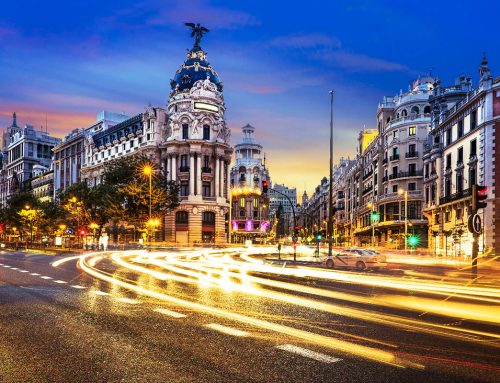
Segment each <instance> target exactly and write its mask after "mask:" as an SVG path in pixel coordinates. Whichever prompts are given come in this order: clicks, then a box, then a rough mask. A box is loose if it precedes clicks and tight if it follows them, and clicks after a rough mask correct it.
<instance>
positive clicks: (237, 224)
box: [231, 124, 270, 242]
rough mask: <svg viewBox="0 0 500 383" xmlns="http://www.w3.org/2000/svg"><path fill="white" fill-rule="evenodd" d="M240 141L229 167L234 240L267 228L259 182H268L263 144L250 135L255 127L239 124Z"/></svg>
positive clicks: (265, 203)
mask: <svg viewBox="0 0 500 383" xmlns="http://www.w3.org/2000/svg"><path fill="white" fill-rule="evenodd" d="M242 131H243V138H242V142H241V143H239V144H237V145H236V146H235V152H234V156H235V162H234V165H233V167H232V168H231V195H232V208H231V211H232V214H231V230H232V240H233V242H243V241H244V240H247V239H256V238H259V237H260V238H265V237H267V236H268V234H269V231H270V222H269V196H268V195H267V194H265V193H262V182H263V181H267V182H268V184H269V171H268V170H267V168H266V165H265V163H264V161H263V158H262V145H260V144H259V143H257V142H256V141H255V139H254V137H253V134H254V132H255V128H254V127H253V126H251V125H249V124H247V125H245V126H244V127H243V128H242Z"/></svg>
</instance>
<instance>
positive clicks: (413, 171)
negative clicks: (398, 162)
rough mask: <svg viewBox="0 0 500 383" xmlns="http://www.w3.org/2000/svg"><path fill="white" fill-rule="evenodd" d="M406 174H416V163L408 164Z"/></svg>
mask: <svg viewBox="0 0 500 383" xmlns="http://www.w3.org/2000/svg"><path fill="white" fill-rule="evenodd" d="M408 175H410V176H415V175H417V164H409V165H408Z"/></svg>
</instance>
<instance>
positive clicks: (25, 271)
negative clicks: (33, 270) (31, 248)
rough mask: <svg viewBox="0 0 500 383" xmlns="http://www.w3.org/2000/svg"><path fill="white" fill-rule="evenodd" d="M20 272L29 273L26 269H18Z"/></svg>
mask: <svg viewBox="0 0 500 383" xmlns="http://www.w3.org/2000/svg"><path fill="white" fill-rule="evenodd" d="M18 271H19V272H20V273H29V271H28V270H18Z"/></svg>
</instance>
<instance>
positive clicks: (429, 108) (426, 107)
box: [424, 105, 431, 114]
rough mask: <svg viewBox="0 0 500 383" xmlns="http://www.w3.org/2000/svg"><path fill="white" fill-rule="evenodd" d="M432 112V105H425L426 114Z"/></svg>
mask: <svg viewBox="0 0 500 383" xmlns="http://www.w3.org/2000/svg"><path fill="white" fill-rule="evenodd" d="M430 113H431V106H430V105H426V106H425V107H424V114H430Z"/></svg>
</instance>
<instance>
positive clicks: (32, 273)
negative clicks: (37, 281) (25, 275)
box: [30, 273, 40, 275]
mask: <svg viewBox="0 0 500 383" xmlns="http://www.w3.org/2000/svg"><path fill="white" fill-rule="evenodd" d="M30 275H40V274H38V273H30Z"/></svg>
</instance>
